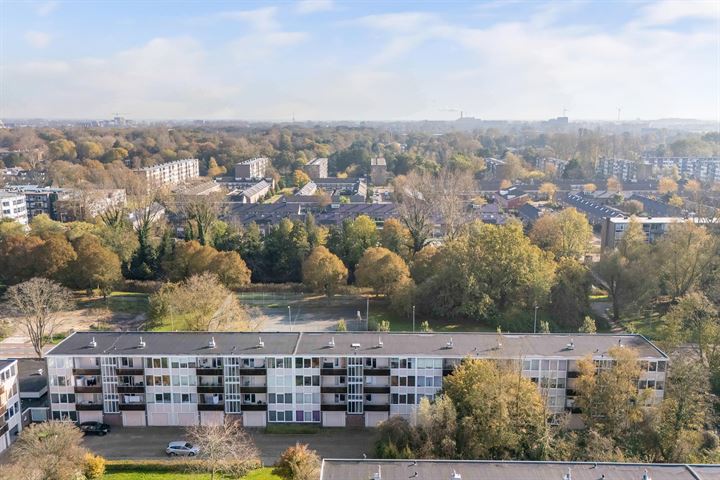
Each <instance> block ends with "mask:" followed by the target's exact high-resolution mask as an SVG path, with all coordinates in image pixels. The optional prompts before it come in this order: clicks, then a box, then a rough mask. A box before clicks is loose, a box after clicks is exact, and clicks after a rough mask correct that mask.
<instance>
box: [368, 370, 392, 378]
mask: <svg viewBox="0 0 720 480" xmlns="http://www.w3.org/2000/svg"><path fill="white" fill-rule="evenodd" d="M364 372H365V376H368V375H375V376H379V377H389V376H390V368H365V369H364Z"/></svg>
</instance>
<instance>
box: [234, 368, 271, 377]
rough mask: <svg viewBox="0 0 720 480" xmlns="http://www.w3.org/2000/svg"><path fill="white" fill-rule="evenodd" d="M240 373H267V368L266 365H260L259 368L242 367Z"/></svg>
mask: <svg viewBox="0 0 720 480" xmlns="http://www.w3.org/2000/svg"><path fill="white" fill-rule="evenodd" d="M240 375H267V368H265V367H258V368H249V367H245V368H241V369H240Z"/></svg>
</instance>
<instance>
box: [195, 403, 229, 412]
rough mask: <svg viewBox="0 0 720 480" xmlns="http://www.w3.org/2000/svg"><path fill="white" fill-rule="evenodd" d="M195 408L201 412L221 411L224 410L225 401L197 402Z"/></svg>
mask: <svg viewBox="0 0 720 480" xmlns="http://www.w3.org/2000/svg"><path fill="white" fill-rule="evenodd" d="M197 408H198V410H199V411H201V412H218V411H219V412H222V411H223V410H225V403H224V402H223V403H198V406H197Z"/></svg>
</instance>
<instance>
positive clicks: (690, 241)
mask: <svg viewBox="0 0 720 480" xmlns="http://www.w3.org/2000/svg"><path fill="white" fill-rule="evenodd" d="M718 245H719V243H718V240H717V238H715V237H713V236H712V235H711V234H710V233H709V232H708V231H707V229H706V228H705V227H703V226H699V225H695V224H694V223H692V222H683V223H677V224H673V225H670V229H669V230H668V232H667V233H665V234H664V235H663V236H662V237H661V238H660V240H659V241H658V245H657V246H658V255H659V258H658V260H657V265H658V266H659V268H660V272H661V277H662V281H663V283H664V285H665V286H666V288H667V290H668V293H669V294H670V295H672V296H673V298H675V299H677V298H679V297H682V296H683V295H685V294H686V293H688V292H690V291H692V290H693V289H694V288H695V287H697V286H698V284H699V283H700V280H701V279H702V277H703V276H704V275H706V274H707V273H708V272H709V271H710V269H711V267H712V262H713V260H715V259H716V258H717V255H718Z"/></svg>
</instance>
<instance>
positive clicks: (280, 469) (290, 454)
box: [273, 443, 320, 480]
mask: <svg viewBox="0 0 720 480" xmlns="http://www.w3.org/2000/svg"><path fill="white" fill-rule="evenodd" d="M273 473H274V474H275V475H278V476H280V477H282V478H284V479H286V480H318V479H319V478H320V457H319V456H318V454H317V452H315V450H311V449H310V447H309V446H308V445H307V444H304V443H296V444H295V446H293V447H288V448H287V449H286V450H285V451H284V452H283V453H282V454H281V455H280V458H279V459H278V461H277V463H276V464H275V469H274V470H273Z"/></svg>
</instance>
